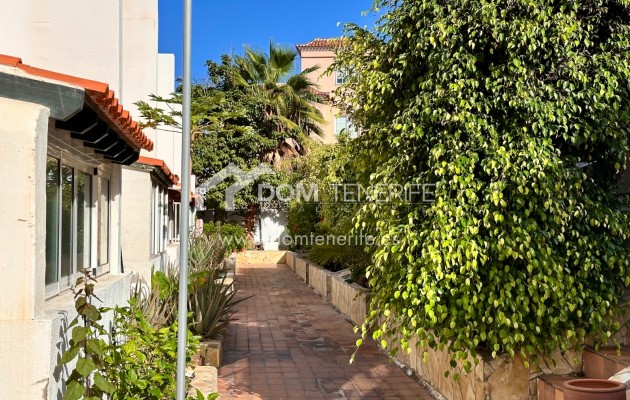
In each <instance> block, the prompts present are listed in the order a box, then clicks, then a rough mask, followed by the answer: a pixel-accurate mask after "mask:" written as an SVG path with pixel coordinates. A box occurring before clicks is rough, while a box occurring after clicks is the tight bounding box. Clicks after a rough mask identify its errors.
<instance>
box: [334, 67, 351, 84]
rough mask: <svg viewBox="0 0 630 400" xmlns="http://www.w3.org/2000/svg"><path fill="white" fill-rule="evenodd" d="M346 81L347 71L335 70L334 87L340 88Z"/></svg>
mask: <svg viewBox="0 0 630 400" xmlns="http://www.w3.org/2000/svg"><path fill="white" fill-rule="evenodd" d="M347 81H348V71H347V70H337V69H336V70H335V85H337V86H341V85H344V84H345V83H346V82H347Z"/></svg>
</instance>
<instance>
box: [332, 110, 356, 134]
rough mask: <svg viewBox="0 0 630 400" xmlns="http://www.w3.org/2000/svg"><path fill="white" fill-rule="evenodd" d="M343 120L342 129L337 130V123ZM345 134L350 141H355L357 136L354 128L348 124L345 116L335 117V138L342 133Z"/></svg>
mask: <svg viewBox="0 0 630 400" xmlns="http://www.w3.org/2000/svg"><path fill="white" fill-rule="evenodd" d="M342 119H343V120H345V123H344V124H343V127H342V128H341V129H339V121H340V120H342ZM344 131H345V132H347V133H348V136H349V137H350V138H351V139H355V138H356V137H357V136H358V133H357V129H356V127H355V126H354V125H353V124H352V122H350V118H348V116H347V115H343V114H342V115H338V116H336V117H335V136H339V135H340V134H341V133H342V132H344Z"/></svg>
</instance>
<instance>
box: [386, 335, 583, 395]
mask: <svg viewBox="0 0 630 400" xmlns="http://www.w3.org/2000/svg"><path fill="white" fill-rule="evenodd" d="M416 344H417V340H415V339H412V340H411V341H410V343H409V348H410V350H411V351H410V353H406V352H404V351H402V350H401V351H399V352H398V353H397V355H396V359H397V360H398V361H400V362H401V363H403V364H405V365H407V366H409V367H410V368H411V369H412V370H413V371H414V372H415V373H416V374H417V375H418V376H419V377H421V378H422V379H423V380H424V381H426V382H427V383H428V384H429V385H431V386H432V387H433V388H435V389H436V390H437V391H438V392H439V393H440V394H442V395H443V396H444V397H445V398H446V399H448V400H536V399H537V397H538V396H537V395H538V390H537V378H538V376H540V375H541V374H558V375H562V374H570V373H577V372H580V371H581V370H582V357H581V353H579V352H564V353H561V352H560V351H557V352H555V353H554V354H552V355H551V356H550V357H546V358H543V357H539V360H538V361H537V362H534V361H530V363H529V364H530V366H529V369H528V368H526V367H525V363H524V362H523V359H521V358H520V357H518V356H517V357H509V356H508V355H501V356H498V357H497V358H492V356H491V354H489V353H480V354H479V357H478V360H479V361H478V364H477V365H476V366H474V367H473V369H472V371H471V372H470V373H468V374H466V372H465V371H464V369H463V367H462V363H461V362H460V363H459V364H458V366H457V367H456V368H452V367H451V365H450V362H451V358H450V355H449V353H448V349H447V348H444V349H443V350H433V349H429V348H423V347H419V346H416ZM425 351H426V352H427V357H426V360H427V361H426V362H424V357H423V355H424V352H425ZM469 361H470V362H471V363H472V364H473V365H474V359H473V358H472V357H471V358H469ZM446 371H450V376H448V377H445V376H444V373H445V372H446ZM454 373H458V374H459V379H458V380H454V379H453V374H454Z"/></svg>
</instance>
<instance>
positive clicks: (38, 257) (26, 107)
mask: <svg viewBox="0 0 630 400" xmlns="http://www.w3.org/2000/svg"><path fill="white" fill-rule="evenodd" d="M48 116H49V110H48V108H46V107H43V106H41V105H38V104H31V103H25V102H22V101H16V100H9V99H6V98H2V97H0V121H2V123H1V124H0V171H1V172H2V176H3V180H4V187H5V189H6V191H5V193H4V195H3V196H0V226H1V227H2V230H1V231H0V232H1V233H0V235H2V240H0V255H1V256H0V273H1V274H2V276H3V277H4V278H3V279H0V324H1V323H2V322H1V321H4V320H28V319H32V318H33V317H34V315H35V313H36V311H37V310H38V309H39V308H40V307H41V306H42V304H43V303H44V272H45V265H46V260H45V243H46V224H45V221H46V199H45V193H46V182H45V178H46V144H47V132H48ZM38 193H39V194H40V196H37V194H38ZM42 195H43V196H42ZM0 338H3V337H2V336H0Z"/></svg>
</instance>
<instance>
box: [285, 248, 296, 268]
mask: <svg viewBox="0 0 630 400" xmlns="http://www.w3.org/2000/svg"><path fill="white" fill-rule="evenodd" d="M286 261H287V267H289V268H291V269H292V270H294V271H295V253H292V252H290V251H287V259H286Z"/></svg>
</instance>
